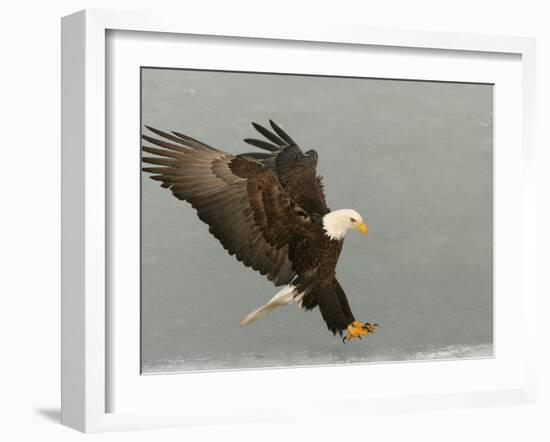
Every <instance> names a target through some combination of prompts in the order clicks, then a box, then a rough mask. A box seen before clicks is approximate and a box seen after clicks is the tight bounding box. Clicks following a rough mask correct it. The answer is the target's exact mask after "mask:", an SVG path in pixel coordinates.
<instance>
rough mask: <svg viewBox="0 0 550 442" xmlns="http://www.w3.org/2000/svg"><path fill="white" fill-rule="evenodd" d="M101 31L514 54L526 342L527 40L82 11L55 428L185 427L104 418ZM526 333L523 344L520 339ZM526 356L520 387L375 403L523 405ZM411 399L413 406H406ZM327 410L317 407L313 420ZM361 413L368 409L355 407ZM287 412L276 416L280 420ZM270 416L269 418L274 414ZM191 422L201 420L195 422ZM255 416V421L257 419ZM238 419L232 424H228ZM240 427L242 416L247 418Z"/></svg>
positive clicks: (531, 289) (75, 54)
mask: <svg viewBox="0 0 550 442" xmlns="http://www.w3.org/2000/svg"><path fill="white" fill-rule="evenodd" d="M107 30H129V31H154V32H164V33H168V32H169V33H182V34H198V35H217V36H234V37H253V38H273V39H283V40H290V41H293V40H298V41H311V42H338V43H353V44H369V45H379V46H398V47H405V48H435V49H450V50H462V51H463V50H467V51H478V52H496V53H512V54H518V55H520V56H521V57H522V75H523V88H522V89H523V90H522V94H523V113H522V115H523V121H522V127H523V140H522V141H523V142H522V152H523V166H524V173H523V184H524V186H523V203H524V207H523V208H522V211H523V212H522V215H523V218H522V220H523V225H522V229H521V231H522V233H523V238H522V243H521V244H522V249H523V256H522V268H521V272H522V291H521V292H522V293H521V296H522V301H523V306H524V318H526V319H529V325H524V329H523V330H522V334H524V335H527V337H528V338H527V339H526V342H531V343H534V342H535V339H534V318H535V316H536V302H535V301H536V286H535V269H536V265H535V264H536V263H535V262H534V260H535V253H534V250H535V246H536V233H535V232H536V230H535V226H536V224H535V222H536V220H535V176H534V173H532V171H533V170H534V164H535V163H534V155H535V145H534V123H533V122H534V120H535V119H534V104H535V99H534V97H535V78H534V76H535V66H534V57H535V46H534V41H533V40H532V39H527V38H518V37H513V38H512V37H493V36H480V35H464V34H451V33H428V32H417V31H388V30H374V29H359V28H349V27H344V26H318V27H316V26H314V25H308V27H306V28H294V27H292V26H288V27H285V26H284V25H281V24H274V25H269V24H268V23H258V22H256V23H245V22H242V23H235V22H231V23H228V22H212V21H211V20H200V19H196V20H193V22H189V23H185V24H184V25H182V24H181V23H180V20H178V18H176V17H168V16H156V15H153V14H138V13H122V12H112V11H96V10H94V11H89V10H88V11H82V12H79V13H76V14H73V15H71V16H68V17H65V18H64V19H63V22H62V45H63V60H62V76H63V77H62V82H63V90H62V104H63V108H62V119H63V131H62V139H63V149H62V154H63V155H62V174H63V181H62V207H63V209H62V210H63V213H62V221H63V229H62V422H63V423H64V424H65V425H68V426H70V427H73V428H76V429H79V430H81V431H86V432H89V431H106V430H120V429H135V428H150V427H159V426H160V427H163V426H172V425H185V424H189V423H190V421H189V420H188V419H186V416H183V415H181V413H177V412H174V413H156V414H152V413H138V412H136V413H106V405H107V404H106V391H108V389H109V388H110V386H109V385H107V377H106V366H107V361H108V356H107V353H108V351H109V346H108V345H107V344H106V327H107V326H108V321H107V320H106V315H107V314H108V311H107V309H106V292H105V285H106V273H105V269H106V248H105V245H106V240H107V237H106V235H107V232H106V228H105V227H106V215H107V212H106V205H107V204H108V203H109V197H108V195H106V182H105V180H106V173H105V170H106V156H105V140H106V134H105V117H106V95H105V94H106V84H105V66H106V65H105V56H106V54H105V34H106V31H107ZM529 336H530V337H531V339H529ZM534 351H535V349H534V347H533V348H529V349H528V352H529V357H528V358H527V360H526V361H525V362H526V369H525V372H524V383H523V386H522V387H521V388H518V389H512V390H498V391H487V392H479V391H478V392H476V393H475V394H465V393H464V394H452V395H451V394H446V395H441V394H439V395H424V396H416V397H414V398H408V401H407V398H404V400H402V401H399V400H398V399H396V398H391V397H387V398H382V399H377V403H376V408H377V409H380V408H383V409H387V410H399V409H403V408H404V407H407V409H426V408H435V407H444V408H448V407H465V406H471V405H475V406H484V405H498V404H503V403H531V402H532V401H533V400H534V397H535V376H534V371H535V363H534V360H535V353H534ZM412 399H414V400H412ZM325 409H327V410H330V407H325V408H322V407H319V409H318V410H317V411H318V413H319V414H323V413H325V411H324V410H325ZM363 410H364V411H365V412H366V411H367V409H366V408H365V407H364V408H363ZM286 415H288V413H284V411H281V412H280V414H279V416H278V417H280V418H283V417H284V416H286ZM274 417H277V415H275V416H274ZM194 418H195V419H194V420H193V421H192V423H195V424H196V423H197V422H204V423H206V422H208V417H207V416H199V417H197V416H195V417H194ZM260 418H261V417H260ZM236 420H237V418H235V421H236ZM247 420H248V419H247Z"/></svg>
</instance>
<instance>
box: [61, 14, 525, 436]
mask: <svg viewBox="0 0 550 442" xmlns="http://www.w3.org/2000/svg"><path fill="white" fill-rule="evenodd" d="M533 57H534V50H533V42H532V41H531V40H529V39H523V38H508V37H488V36H474V35H455V34H444V33H441V34H430V33H423V32H402V31H400V32H389V31H377V30H368V29H350V28H341V27H337V26H336V27H330V31H327V28H326V27H323V28H322V29H321V28H316V27H314V26H312V27H308V28H307V29H301V30H297V29H291V28H288V29H286V28H285V27H283V28H280V27H277V28H276V29H275V27H273V26H271V27H270V26H267V27H266V26H262V27H256V26H254V25H250V24H244V23H241V24H239V23H232V24H227V23H226V24H220V23H207V22H206V21H205V22H201V21H200V20H197V21H196V22H194V23H193V24H185V25H181V24H180V23H178V22H177V21H176V20H172V19H171V18H169V17H156V16H151V15H142V14H129V13H114V12H107V11H84V12H80V13H77V14H74V15H72V16H68V17H66V18H64V19H63V248H62V250H63V279H62V281H63V315H62V316H63V332H62V338H63V342H62V344H63V345H62V348H63V361H62V366H63V394H62V399H63V403H62V420H63V423H65V424H66V425H69V426H71V427H74V428H77V429H79V430H82V431H107V430H111V429H124V428H128V429H135V428H152V427H162V426H173V425H197V424H208V423H212V422H252V421H258V420H265V419H273V418H277V419H284V418H289V417H293V416H323V415H328V414H329V413H330V414H332V415H333V414H334V412H335V409H338V410H341V413H346V414H349V413H352V414H357V413H359V414H368V413H370V412H372V411H373V410H375V409H379V408H380V407H382V408H384V409H386V410H388V411H392V410H403V409H418V408H419V407H420V408H426V407H432V408H437V407H461V406H462V407H463V406H482V405H498V404H499V403H527V402H529V401H531V400H532V397H533V391H534V375H533V365H532V361H533V359H532V358H533V348H531V347H530V345H533V344H531V343H534V339H529V336H531V337H532V336H533V335H534V321H533V316H534V312H535V311H536V310H535V289H534V286H533V280H534V275H533V272H534V266H533V267H532V266H531V265H530V262H531V260H533V259H534V257H533V256H532V253H531V252H530V251H531V250H532V248H533V247H534V244H535V240H536V238H535V232H534V229H532V226H533V223H534V214H533V205H534V202H533V201H534V200H533V199H532V197H531V192H532V191H533V186H534V184H533V178H532V177H531V176H530V175H529V174H528V173H527V172H526V171H527V170H528V168H529V164H530V162H531V161H532V160H533V152H534V150H533V149H534V147H533V138H532V137H533V129H532V126H531V120H532V114H533V96H534V79H533V76H534V70H533V63H534V61H533ZM512 208H516V210H511V209H512ZM518 230H519V231H520V234H517V235H510V232H512V231H516V232H517V231H518ZM514 324H521V328H522V334H521V338H520V336H519V334H515V333H510V329H511V328H512V329H513V328H514V327H516V325H514ZM526 342H527V343H526ZM320 386H322V388H320ZM371 399H376V400H375V401H374V400H371ZM359 403H361V404H364V405H362V406H361V407H356V406H354V404H359ZM369 404H371V405H369Z"/></svg>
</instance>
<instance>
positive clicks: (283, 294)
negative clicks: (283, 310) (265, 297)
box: [240, 285, 302, 325]
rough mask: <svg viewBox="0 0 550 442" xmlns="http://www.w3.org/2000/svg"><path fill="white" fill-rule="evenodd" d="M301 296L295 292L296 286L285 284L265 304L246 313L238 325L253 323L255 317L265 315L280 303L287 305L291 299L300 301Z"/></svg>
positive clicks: (280, 304)
mask: <svg viewBox="0 0 550 442" xmlns="http://www.w3.org/2000/svg"><path fill="white" fill-rule="evenodd" d="M301 299H302V296H301V294H298V293H297V292H296V287H295V286H293V285H286V286H284V287H283V289H282V290H281V291H280V292H279V293H277V294H276V295H275V296H274V297H273V298H271V299H270V300H269V302H268V303H267V304H264V305H262V306H261V307H259V308H257V309H256V310H254V311H253V312H250V313H249V314H248V315H246V316H245V317H244V318H243V319H242V320H241V322H240V325H248V324H251V323H253V322H254V321H255V320H256V319H258V318H261V317H262V316H265V315H267V314H268V313H270V312H271V311H272V310H274V309H276V308H277V307H280V306H282V305H288V304H290V303H291V302H292V301H297V302H298V301H301Z"/></svg>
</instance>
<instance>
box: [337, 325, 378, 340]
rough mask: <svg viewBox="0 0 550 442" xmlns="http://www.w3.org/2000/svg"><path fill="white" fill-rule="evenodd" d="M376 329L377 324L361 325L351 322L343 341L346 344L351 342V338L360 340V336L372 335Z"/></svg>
mask: <svg viewBox="0 0 550 442" xmlns="http://www.w3.org/2000/svg"><path fill="white" fill-rule="evenodd" d="M376 327H378V324H371V323H370V322H366V323H365V324H362V323H361V322H359V321H353V322H352V323H351V324H350V325H348V328H347V330H348V333H347V335H346V336H345V337H344V339H343V340H344V342H346V341H351V340H352V339H353V338H359V339H361V336H366V335H368V334H371V333H374V330H375V329H376Z"/></svg>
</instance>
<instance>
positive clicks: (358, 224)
mask: <svg viewBox="0 0 550 442" xmlns="http://www.w3.org/2000/svg"><path fill="white" fill-rule="evenodd" d="M352 226H353V228H354V229H355V230H358V231H359V232H361V235H366V234H367V230H368V229H367V226H366V225H365V223H363V222H360V221H356V222H354V223H353V224H352Z"/></svg>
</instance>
